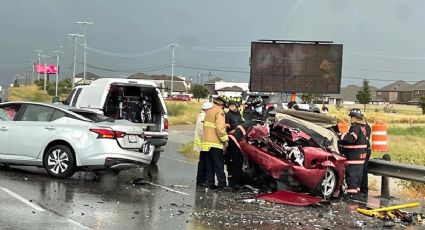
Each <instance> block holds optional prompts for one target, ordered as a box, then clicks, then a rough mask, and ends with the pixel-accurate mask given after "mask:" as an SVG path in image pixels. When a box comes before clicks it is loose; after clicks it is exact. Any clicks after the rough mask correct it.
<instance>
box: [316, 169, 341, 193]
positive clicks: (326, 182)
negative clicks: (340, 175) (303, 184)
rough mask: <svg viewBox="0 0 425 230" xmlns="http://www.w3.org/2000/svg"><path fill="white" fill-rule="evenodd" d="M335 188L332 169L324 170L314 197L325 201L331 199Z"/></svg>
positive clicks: (335, 177)
mask: <svg viewBox="0 0 425 230" xmlns="http://www.w3.org/2000/svg"><path fill="white" fill-rule="evenodd" d="M336 186H337V176H336V174H335V171H334V170H333V169H332V168H329V167H328V168H326V173H325V175H324V176H323V178H322V180H321V181H320V183H319V186H318V188H317V191H316V195H318V196H320V197H322V198H323V199H325V200H327V199H329V198H331V196H332V195H333V193H334V192H335V189H336Z"/></svg>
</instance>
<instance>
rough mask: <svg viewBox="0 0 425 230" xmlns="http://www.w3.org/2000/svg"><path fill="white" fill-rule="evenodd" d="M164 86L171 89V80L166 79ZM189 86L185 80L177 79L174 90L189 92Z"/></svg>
mask: <svg viewBox="0 0 425 230" xmlns="http://www.w3.org/2000/svg"><path fill="white" fill-rule="evenodd" d="M164 87H165V88H166V89H167V90H171V81H165V82H164ZM187 90H188V88H186V85H185V84H184V82H183V81H175V82H174V83H173V92H187Z"/></svg>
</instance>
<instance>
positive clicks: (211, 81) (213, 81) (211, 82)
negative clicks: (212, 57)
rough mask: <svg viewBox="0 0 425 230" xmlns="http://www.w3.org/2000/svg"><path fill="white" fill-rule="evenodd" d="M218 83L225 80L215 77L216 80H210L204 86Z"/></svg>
mask: <svg viewBox="0 0 425 230" xmlns="http://www.w3.org/2000/svg"><path fill="white" fill-rule="evenodd" d="M217 81H223V79H222V78H220V77H215V78H213V79H210V80H208V81H205V82H204V85H205V84H214V83H216V82H217Z"/></svg>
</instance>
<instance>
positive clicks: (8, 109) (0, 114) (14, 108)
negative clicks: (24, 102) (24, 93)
mask: <svg viewBox="0 0 425 230" xmlns="http://www.w3.org/2000/svg"><path fill="white" fill-rule="evenodd" d="M19 108H21V105H7V106H2V107H1V108H0V120H2V121H13V120H14V119H15V117H16V114H18V112H19Z"/></svg>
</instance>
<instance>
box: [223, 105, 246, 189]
mask: <svg viewBox="0 0 425 230" xmlns="http://www.w3.org/2000/svg"><path fill="white" fill-rule="evenodd" d="M227 105H228V108H229V111H228V112H227V113H226V115H225V122H226V128H227V133H230V132H231V131H232V130H234V129H235V128H236V126H238V125H240V124H241V123H242V122H243V119H242V115H241V113H240V112H239V110H238V108H237V107H236V102H235V101H233V100H231V101H229V102H228V103H227ZM234 147H235V146H234V145H232V146H229V147H228V148H227V150H226V153H225V163H226V166H227V180H228V181H230V180H231V178H232V173H231V172H232V167H233V161H234V159H233V158H234V156H235V153H234V152H235V151H238V150H237V149H235V148H234Z"/></svg>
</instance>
